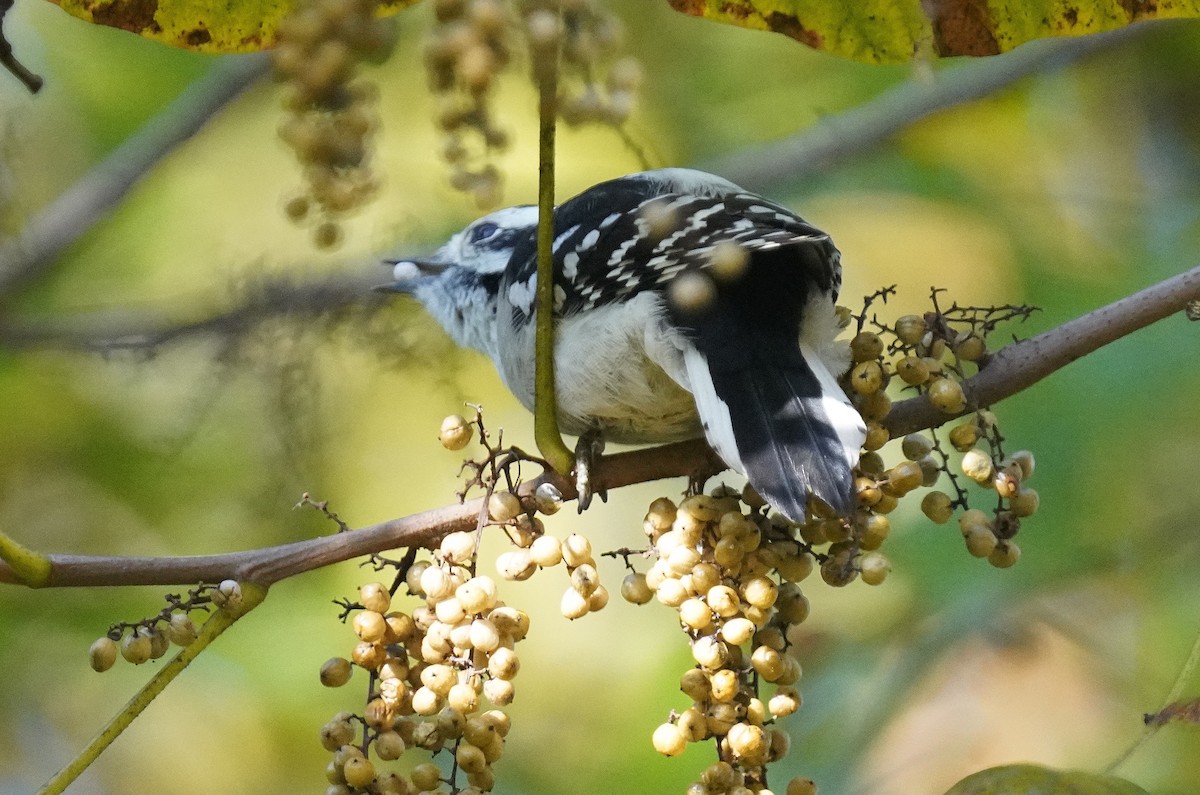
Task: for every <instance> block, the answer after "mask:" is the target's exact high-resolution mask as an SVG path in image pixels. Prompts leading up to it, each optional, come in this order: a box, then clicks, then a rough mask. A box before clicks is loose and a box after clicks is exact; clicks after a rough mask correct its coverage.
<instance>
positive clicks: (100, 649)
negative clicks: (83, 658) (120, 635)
mask: <svg viewBox="0 0 1200 795" xmlns="http://www.w3.org/2000/svg"><path fill="white" fill-rule="evenodd" d="M117 651H118V649H117V642H116V641H115V640H113V639H112V638H110V637H107V636H106V637H101V638H97V639H96V640H95V642H94V643H92V646H91V648H89V649H88V662H89V663H90V664H91V666H92V670H93V671H96V672H103V671H107V670H108V669H109V668H112V667H113V663H115V662H116V661H117Z"/></svg>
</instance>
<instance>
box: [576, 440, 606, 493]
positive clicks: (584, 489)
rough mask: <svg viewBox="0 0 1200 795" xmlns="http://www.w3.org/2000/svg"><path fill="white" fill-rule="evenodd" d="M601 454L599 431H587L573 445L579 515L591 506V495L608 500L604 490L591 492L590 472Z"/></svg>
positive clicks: (602, 442) (601, 445)
mask: <svg viewBox="0 0 1200 795" xmlns="http://www.w3.org/2000/svg"><path fill="white" fill-rule="evenodd" d="M603 452H604V437H602V436H601V435H600V432H599V431H588V432H587V433H585V434H583V435H582V436H580V437H579V441H578V442H577V443H576V444H575V492H576V494H577V495H578V497H577V500H576V502H577V504H578V505H579V512H580V513H583V512H584V511H585V510H587V508H588V506H589V505H591V504H592V497H593V495H595V494H599V495H600V499H601V500H607V498H608V495H607V493H606V492H605V491H604V490H599V491H592V471H593V469H594V467H595V464H596V462H597V461H598V460H600V455H601V453H603Z"/></svg>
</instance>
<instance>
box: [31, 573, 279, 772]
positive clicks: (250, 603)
mask: <svg viewBox="0 0 1200 795" xmlns="http://www.w3.org/2000/svg"><path fill="white" fill-rule="evenodd" d="M241 586H242V601H241V603H240V604H239V605H238V606H237V607H235V608H229V607H223V608H221V609H220V610H217V611H216V612H215V613H213V614H212V615H211V616H209V618H208V620H207V621H205V622H204V626H202V627H201V628H200V632H199V634H198V635H197V637H196V640H194V641H193V642H192V643H191V644H190V645H189V646H185V647H184V648H183V649H181V650H180V652H179V654H177V655H175V657H174V659H172V660H171V661H170V662H169V663H167V664H166V665H164V666H163V667H162V668H161V669H159V671H158V673H156V674H155V675H154V676H153V677H152V678H151V679H150V681H149V682H147V683H146V684H145V685H144V686H143V687H142V689H141V690H139V691H138V692H137V693H136V694H134V696H133V698H131V699H130V700H129V703H127V704H126V705H125V707H124V708H123V709H122V710H121V711H120V712H118V713H117V714H116V715H115V716H113V719H112V720H111V721H109V722H108V725H107V726H105V727H104V728H103V729H101V731H100V733H99V734H97V735H96V736H95V737H94V738H93V739H92V741H91V742H90V743H88V746H87V747H86V748H84V749H83V750H82V751H81V752H80V753H79V755H78V756H76V757H75V758H74V759H72V760H71V762H70V763H69V764H68V765H67V766H66V767H64V768H63V769H62V770H60V771H58V772H57V773H55V774H54V777H53V778H51V779H50V780H49V781H47V782H46V784H45V786H43V787H42V788H41V789H40V790H38V795H57V793H60V792H62V791H63V790H65V789H66V788H67V787H68V786H69V785H70V784H71V782H73V781H74V780H75V779H77V778H79V775H80V774H81V773H83V771H85V770H87V769H88V767H90V766H91V764H92V763H93V762H95V761H96V759H97V758H99V756H100V754H101V753H103V752H104V749H106V748H108V746H110V745H112V743H113V741H114V740H116V739H117V738H118V737H120V736H121V732H123V731H125V729H127V728H128V727H129V725H130V724H131V723H133V721H134V719H135V718H137V716H138V715H140V714H142V710H144V709H145V708H146V707H148V706H150V702H151V701H153V700H154V699H155V698H156V697H157V696H158V694H159V693H161V692H162V691H163V690H164V689H165V688H166V686H167V685H169V684H170V683H171V682H172V681H173V680H174V679H175V677H176V676H178V675H179V674H180V672H181V671H183V669H184V668H186V667H187V666H188V663H190V662H191V661H192V660H194V659H195V658H196V655H198V654H199V653H200V652H202V651H204V649H206V648H207V647H208V644H210V643H212V642H213V641H214V640H216V639H217V637H218V636H219V635H220V634H221V633H222V632H224V631H225V630H227V629H229V628H230V627H231V626H233V624H234V622H236V621H237V620H238V619H239V618H241V617H242V616H244V615H246V614H247V613H249V612H250V611H251V610H253V609H254V608H255V607H258V605H260V604H262V601H263V600H264V599H265V598H266V597H267V587H266V586H265V585H258V584H256V583H251V582H244V583H242V584H241Z"/></svg>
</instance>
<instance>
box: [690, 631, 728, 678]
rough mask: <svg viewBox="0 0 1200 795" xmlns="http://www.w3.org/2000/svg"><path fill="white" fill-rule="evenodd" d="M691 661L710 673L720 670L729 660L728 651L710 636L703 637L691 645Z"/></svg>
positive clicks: (722, 644)
mask: <svg viewBox="0 0 1200 795" xmlns="http://www.w3.org/2000/svg"><path fill="white" fill-rule="evenodd" d="M692 659H694V660H695V661H696V662H697V663H699V664H700V666H701V667H703V668H707V669H708V670H710V671H713V670H716V669H717V668H720V667H721V666H722V665H724V664H725V662H726V661H727V660H728V659H729V649H728V647H726V645H725V644H724V643H722V642H721V641H719V640H717V638H715V637H714V636H712V635H705V636H704V637H702V638H698V639H697V640H696V641H695V642H694V643H692Z"/></svg>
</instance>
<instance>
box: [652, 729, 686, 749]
mask: <svg viewBox="0 0 1200 795" xmlns="http://www.w3.org/2000/svg"><path fill="white" fill-rule="evenodd" d="M651 742H652V744H653V745H654V750H655V751H658V752H659V753H660V754H662V755H664V756H679V755H680V754H682V753H683V751H684V749H685V748H687V739H686V738H685V737H684V736H683V732H682V731H680V730H679V727H678V726H676V725H675V724H674V723H664V724H662V725H660V726H659V727H658V728H657V729H655V730H654V735H653V737H652V738H651Z"/></svg>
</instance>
